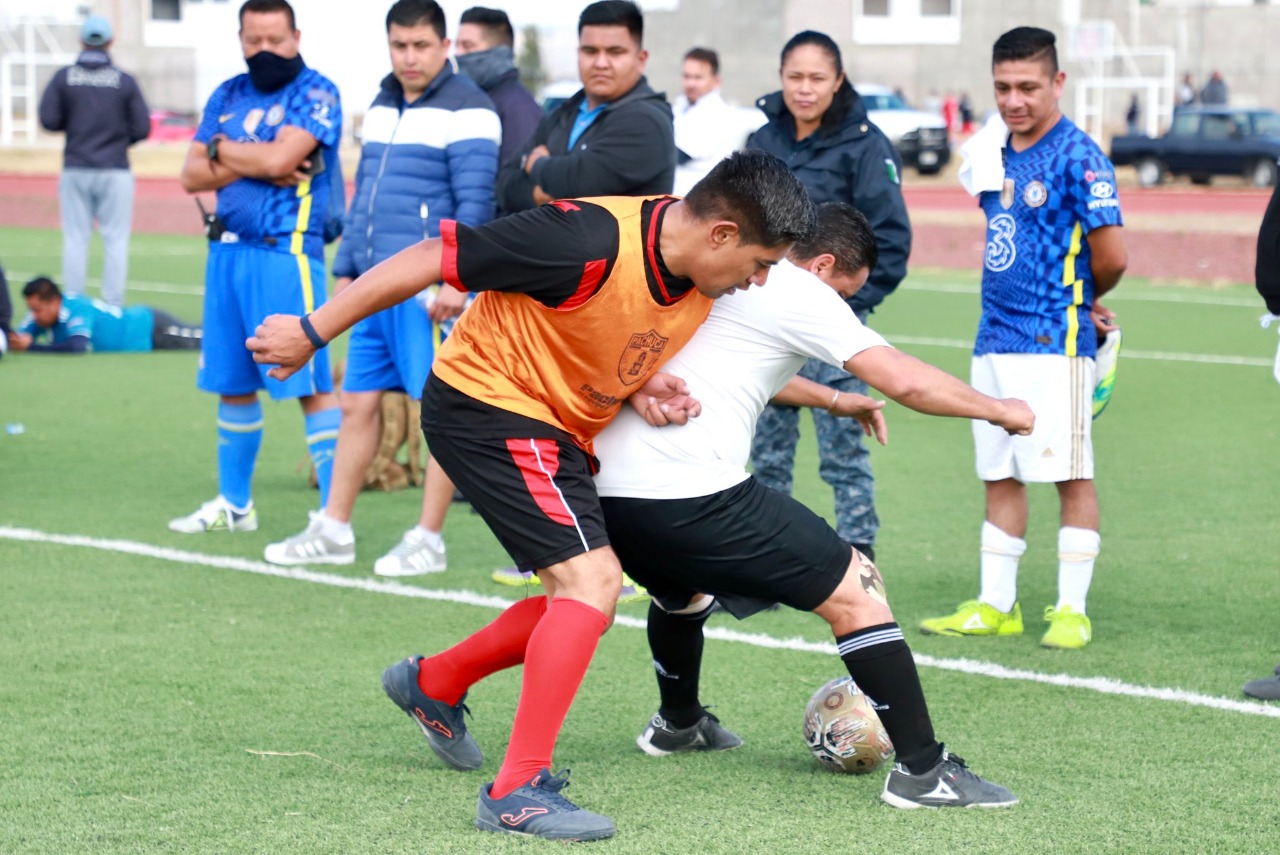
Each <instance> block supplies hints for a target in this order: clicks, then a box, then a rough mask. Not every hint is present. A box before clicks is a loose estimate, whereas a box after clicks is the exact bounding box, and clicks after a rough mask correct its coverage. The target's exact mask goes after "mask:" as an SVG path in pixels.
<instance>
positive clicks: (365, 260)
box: [333, 64, 502, 277]
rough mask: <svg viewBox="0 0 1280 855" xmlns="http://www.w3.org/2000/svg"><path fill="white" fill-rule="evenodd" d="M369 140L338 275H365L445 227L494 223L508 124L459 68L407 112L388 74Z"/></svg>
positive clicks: (444, 73) (372, 110) (367, 122)
mask: <svg viewBox="0 0 1280 855" xmlns="http://www.w3.org/2000/svg"><path fill="white" fill-rule="evenodd" d="M363 138H364V145H363V148H362V149H361V152H360V166H359V168H358V169H357V171H356V190H355V196H354V197H353V198H352V200H351V207H350V208H348V209H347V218H346V224H345V226H344V228H343V232H342V244H341V246H339V247H338V255H337V257H336V258H335V259H334V262H333V275H334V276H337V277H342V276H359V275H360V274H361V273H364V272H365V271H366V270H368V269H369V268H370V267H373V266H374V265H375V264H377V263H378V262H380V261H383V260H384V259H386V258H389V257H390V256H392V255H395V254H396V253H397V252H399V251H400V250H402V249H404V248H405V247H408V246H410V245H412V244H414V243H417V242H418V241H420V240H422V239H423V238H427V237H438V236H439V235H440V221H441V220H445V219H448V220H457V221H458V222H460V223H464V224H466V225H469V226H478V225H482V224H484V223H487V222H488V221H489V220H491V219H493V210H494V207H493V185H494V182H495V179H496V178H497V174H498V146H499V144H500V142H501V140H502V123H501V122H500V121H499V119H498V114H497V113H496V112H495V111H494V109H493V102H492V101H490V100H489V97H488V96H487V95H485V94H484V92H482V91H481V90H480V87H478V86H476V85H475V84H474V83H472V82H471V81H470V80H468V79H467V78H465V77H463V76H461V75H458V74H455V73H454V71H453V67H452V66H451V65H448V64H446V65H445V66H444V68H443V69H442V70H441V72H440V74H438V75H437V76H436V79H435V80H433V81H431V85H430V86H428V87H427V91H426V92H424V93H423V94H422V96H421V97H420V98H418V99H417V100H416V101H414V102H413V103H412V104H409V105H407V106H406V105H405V103H404V90H403V89H402V88H401V86H400V82H399V81H398V80H396V78H395V77H394V76H393V75H387V77H386V79H384V80H383V81H382V91H381V92H379V93H378V97H376V98H374V99H373V104H372V105H371V106H370V107H369V111H368V112H367V113H365V117H364V131H363Z"/></svg>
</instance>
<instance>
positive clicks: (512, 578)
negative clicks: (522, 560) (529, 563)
mask: <svg viewBox="0 0 1280 855" xmlns="http://www.w3.org/2000/svg"><path fill="white" fill-rule="evenodd" d="M489 578H490V579H492V580H493V581H495V582H497V583H498V584H499V585H510V586H511V587H513V588H531V587H533V586H534V585H541V584H542V580H541V579H539V578H538V574H537V573H534V572H532V571H529V570H521V569H520V568H519V567H499V568H498V569H497V570H494V571H493V572H492V573H490V574H489Z"/></svg>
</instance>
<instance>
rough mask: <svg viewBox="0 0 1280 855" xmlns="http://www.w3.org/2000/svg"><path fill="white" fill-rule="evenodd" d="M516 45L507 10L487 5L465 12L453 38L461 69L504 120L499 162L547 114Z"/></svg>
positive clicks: (516, 151)
mask: <svg viewBox="0 0 1280 855" xmlns="http://www.w3.org/2000/svg"><path fill="white" fill-rule="evenodd" d="M514 45H515V33H514V31H512V29H511V20H510V19H509V18H508V17H507V13H506V12H504V11H502V10H501V9H488V8H486V7H484V6H472V7H471V8H470V9H468V10H467V11H465V12H463V13H462V19H461V23H459V24H458V37H457V38H456V39H454V40H453V52H454V55H455V56H456V57H457V59H458V71H460V72H462V73H463V74H465V75H466V76H467V77H470V78H471V79H472V80H473V81H475V83H476V85H477V86H479V87H480V88H481V89H483V90H484V92H485V94H486V95H488V96H489V100H491V101H493V106H494V109H496V110H497V111H498V118H499V119H500V120H501V121H502V146H501V148H500V149H499V150H498V164H499V165H501V164H503V163H506V162H507V161H508V160H513V159H514V158H516V157H517V156H518V155H519V153H520V149H521V147H522V146H523V145H524V143H525V140H527V139H529V137H530V136H532V135H533V132H534V131H535V130H537V128H538V123H539V122H540V121H542V117H543V113H542V108H541V107H539V106H538V102H537V101H535V100H533V96H532V95H530V94H529V90H528V89H525V88H524V85H523V84H521V82H520V72H519V70H517V69H516V65H515V53H514V51H513V49H512V48H513V46H514Z"/></svg>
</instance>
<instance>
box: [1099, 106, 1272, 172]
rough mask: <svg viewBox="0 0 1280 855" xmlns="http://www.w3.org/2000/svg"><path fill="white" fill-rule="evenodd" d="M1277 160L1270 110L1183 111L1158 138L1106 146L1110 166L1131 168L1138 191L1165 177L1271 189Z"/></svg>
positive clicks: (1120, 140) (1139, 138) (1131, 139)
mask: <svg viewBox="0 0 1280 855" xmlns="http://www.w3.org/2000/svg"><path fill="white" fill-rule="evenodd" d="M1278 161H1280V113H1276V112H1275V111H1274V110H1246V109H1240V108H1232V107H1188V108H1183V109H1181V110H1178V111H1177V112H1176V113H1174V114H1173V124H1172V125H1171V126H1170V128H1169V130H1168V132H1167V133H1165V135H1164V136H1161V137H1155V138H1154V139H1153V138H1152V137H1147V136H1125V137H1115V138H1114V139H1112V141H1111V162H1112V163H1114V164H1115V165H1116V166H1129V165H1132V166H1134V167H1135V168H1136V169H1137V172H1138V184H1139V185H1141V186H1142V187H1154V186H1155V185H1157V184H1159V183H1160V182H1161V181H1162V180H1163V179H1164V176H1165V175H1189V176H1191V181H1192V182H1193V183H1195V184H1208V183H1209V182H1210V181H1212V180H1213V176H1215V175H1243V176H1244V177H1245V179H1246V180H1248V181H1251V182H1252V183H1253V184H1254V186H1256V187H1271V186H1273V185H1274V184H1275V183H1276V175H1277V173H1280V168H1278V167H1277V162H1278Z"/></svg>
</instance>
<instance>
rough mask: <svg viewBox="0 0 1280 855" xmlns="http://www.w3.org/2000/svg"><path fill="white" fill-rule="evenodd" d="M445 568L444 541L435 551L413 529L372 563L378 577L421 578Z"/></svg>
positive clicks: (415, 529)
mask: <svg viewBox="0 0 1280 855" xmlns="http://www.w3.org/2000/svg"><path fill="white" fill-rule="evenodd" d="M447 567H448V556H447V555H446V553H445V548H444V541H441V542H440V548H439V549H436V548H435V547H434V546H432V545H431V544H430V543H428V542H427V536H426V535H425V534H423V533H422V532H420V531H418V529H417V528H416V527H415V528H411V529H409V530H408V531H406V532H405V533H404V537H402V538H400V542H399V543H397V544H396V545H395V546H393V547H392V548H391V551H390V552H388V553H387V554H386V555H384V556H382V557H381V558H379V559H378V560H377V561H375V562H374V564H373V572H374V573H376V574H378V575H379V576H422V575H424V574H426V573H443V572H444V571H445V569H446V568H447Z"/></svg>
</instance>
